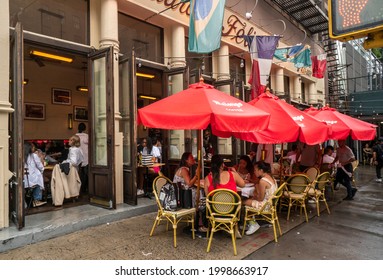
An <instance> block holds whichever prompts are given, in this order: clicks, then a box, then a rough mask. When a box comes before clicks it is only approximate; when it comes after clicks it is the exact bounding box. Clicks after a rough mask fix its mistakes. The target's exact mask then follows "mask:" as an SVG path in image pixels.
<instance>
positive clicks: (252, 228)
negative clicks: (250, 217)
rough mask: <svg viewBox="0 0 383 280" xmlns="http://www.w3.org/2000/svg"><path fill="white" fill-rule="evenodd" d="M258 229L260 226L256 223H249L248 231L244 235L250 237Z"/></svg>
mask: <svg viewBox="0 0 383 280" xmlns="http://www.w3.org/2000/svg"><path fill="white" fill-rule="evenodd" d="M259 228H260V225H259V224H258V223H257V222H251V223H250V226H249V229H248V230H247V231H246V232H245V234H246V235H252V234H253V233H255V232H256V231H257V230H258V229H259Z"/></svg>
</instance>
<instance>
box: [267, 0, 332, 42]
mask: <svg viewBox="0 0 383 280" xmlns="http://www.w3.org/2000/svg"><path fill="white" fill-rule="evenodd" d="M269 1H271V2H272V3H273V4H275V5H276V6H278V7H279V8H280V9H281V10H282V11H283V12H285V13H287V14H288V15H289V16H291V17H293V18H294V19H295V20H296V21H297V22H298V23H300V24H301V25H302V26H304V27H305V29H306V30H308V31H309V32H310V33H311V34H316V33H319V32H323V31H328V17H327V15H326V14H325V12H323V11H322V10H321V9H320V8H319V7H318V6H317V5H316V4H315V2H314V1H313V0H289V1H286V0H269Z"/></svg>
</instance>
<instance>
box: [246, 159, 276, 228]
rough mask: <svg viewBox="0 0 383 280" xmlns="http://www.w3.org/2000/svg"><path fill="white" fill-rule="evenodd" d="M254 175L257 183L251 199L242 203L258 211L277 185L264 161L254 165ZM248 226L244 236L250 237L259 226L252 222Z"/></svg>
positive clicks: (268, 165)
mask: <svg viewBox="0 0 383 280" xmlns="http://www.w3.org/2000/svg"><path fill="white" fill-rule="evenodd" d="M254 171H255V175H256V176H257V177H258V178H259V183H258V184H257V185H256V186H255V189H254V195H253V197H252V198H250V199H247V200H245V201H244V204H245V205H247V206H251V207H253V208H256V209H260V208H261V207H262V206H263V205H264V204H265V202H266V201H267V200H268V199H269V198H270V197H271V196H272V195H273V194H274V192H275V191H276V190H277V188H278V185H277V182H276V181H275V179H274V178H273V177H272V176H271V166H270V164H269V163H267V162H264V161H258V162H256V163H255V165H254ZM249 224H250V226H249V228H248V230H247V231H246V233H245V234H246V235H251V234H253V233H254V232H256V231H257V230H258V229H259V227H260V226H259V224H258V223H257V222H256V221H255V220H254V221H250V223H249Z"/></svg>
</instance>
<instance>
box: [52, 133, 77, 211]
mask: <svg viewBox="0 0 383 280" xmlns="http://www.w3.org/2000/svg"><path fill="white" fill-rule="evenodd" d="M80 145H81V143H80V137H78V136H77V135H73V136H72V137H71V138H70V139H69V146H70V148H69V152H68V158H67V159H66V160H64V161H63V162H62V163H61V164H57V165H55V167H54V168H53V171H52V179H51V193H52V204H53V205H55V206H61V205H62V204H63V202H64V198H77V197H78V196H79V194H80V188H81V180H80V177H79V175H78V169H79V166H80V164H81V162H82V161H83V158H84V156H83V154H82V151H81V149H80V148H79V147H80Z"/></svg>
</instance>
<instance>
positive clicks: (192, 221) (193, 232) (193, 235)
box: [191, 214, 195, 239]
mask: <svg viewBox="0 0 383 280" xmlns="http://www.w3.org/2000/svg"><path fill="white" fill-rule="evenodd" d="M191 223H192V237H193V239H195V230H194V214H192V220H191Z"/></svg>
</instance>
